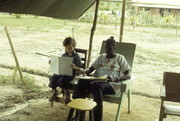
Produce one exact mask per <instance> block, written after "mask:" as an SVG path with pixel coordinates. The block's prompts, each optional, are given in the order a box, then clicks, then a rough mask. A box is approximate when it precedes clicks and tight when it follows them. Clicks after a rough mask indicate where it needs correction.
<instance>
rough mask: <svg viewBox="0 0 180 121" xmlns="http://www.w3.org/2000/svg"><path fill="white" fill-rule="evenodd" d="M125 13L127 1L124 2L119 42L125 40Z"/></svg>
mask: <svg viewBox="0 0 180 121" xmlns="http://www.w3.org/2000/svg"><path fill="white" fill-rule="evenodd" d="M125 11H126V0H123V5H122V13H121V26H120V37H119V42H122V39H123V29H124V19H125Z"/></svg>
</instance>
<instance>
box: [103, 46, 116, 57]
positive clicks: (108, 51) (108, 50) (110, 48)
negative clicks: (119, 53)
mask: <svg viewBox="0 0 180 121" xmlns="http://www.w3.org/2000/svg"><path fill="white" fill-rule="evenodd" d="M114 49H115V47H114V46H113V45H112V44H110V43H109V44H106V45H105V50H106V54H107V58H113V57H114V54H115V53H114Z"/></svg>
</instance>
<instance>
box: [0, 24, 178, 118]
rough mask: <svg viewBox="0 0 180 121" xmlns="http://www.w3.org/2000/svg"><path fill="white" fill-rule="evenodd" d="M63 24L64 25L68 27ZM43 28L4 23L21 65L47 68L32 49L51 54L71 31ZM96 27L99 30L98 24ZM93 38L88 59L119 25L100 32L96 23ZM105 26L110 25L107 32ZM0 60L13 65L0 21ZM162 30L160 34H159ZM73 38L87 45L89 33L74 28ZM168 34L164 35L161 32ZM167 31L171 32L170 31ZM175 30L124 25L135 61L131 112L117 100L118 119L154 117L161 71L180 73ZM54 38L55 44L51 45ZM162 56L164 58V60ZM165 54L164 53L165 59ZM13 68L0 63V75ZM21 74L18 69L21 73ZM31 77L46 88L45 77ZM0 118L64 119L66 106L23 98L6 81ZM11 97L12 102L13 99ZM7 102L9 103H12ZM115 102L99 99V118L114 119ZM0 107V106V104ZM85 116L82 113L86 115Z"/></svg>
mask: <svg viewBox="0 0 180 121" xmlns="http://www.w3.org/2000/svg"><path fill="white" fill-rule="evenodd" d="M75 24H76V26H80V27H87V26H88V27H89V25H86V24H81V25H80V24H77V23H75ZM68 27H69V26H68ZM68 27H67V28H63V29H60V28H59V29H55V30H54V29H48V28H45V30H44V31H34V29H33V28H22V27H9V33H10V35H11V38H12V41H13V44H14V48H15V50H16V54H17V56H18V59H19V62H20V65H21V67H23V68H28V69H33V70H36V71H39V72H45V73H49V74H50V72H49V65H48V63H47V61H44V57H42V56H39V55H37V54H35V53H36V52H40V53H45V54H51V53H57V52H58V51H59V50H60V51H61V52H63V51H64V49H63V47H62V44H61V43H62V41H63V39H64V38H65V37H67V36H71V35H72V34H71V29H69V28H68ZM98 27H99V28H100V29H99V28H98ZM98 27H97V30H96V33H97V34H95V37H94V43H93V50H92V58H91V62H92V61H93V60H94V59H95V58H96V57H97V55H98V53H99V50H100V45H101V42H102V40H105V39H107V38H109V36H111V35H114V36H115V39H116V40H118V34H119V30H115V29H113V27H112V26H106V27H105V26H104V27H103V29H107V31H105V30H104V33H103V34H102V33H101V29H102V28H101V26H98ZM108 29H112V31H111V32H109V30H108ZM0 33H1V34H0V38H1V41H0V64H1V65H9V66H14V65H15V62H14V59H13V55H12V52H11V50H10V46H9V43H8V40H7V37H6V34H5V32H4V29H3V26H0ZM163 33H165V34H164V35H162V34H163ZM75 34H76V35H75V39H76V41H77V43H78V45H77V47H79V48H85V49H87V48H88V43H89V33H83V32H81V31H80V30H79V29H77V30H76V33H75ZM167 34H169V36H167ZM172 35H173V36H172ZM179 40H180V35H176V32H175V30H174V29H163V28H136V29H135V30H132V28H131V27H127V28H125V34H124V41H125V42H133V43H136V44H137V51H136V57H135V62H134V65H133V72H132V74H133V75H134V76H135V81H134V87H133V90H132V93H133V94H132V112H131V113H130V114H128V113H127V102H126V101H125V102H123V108H122V110H121V116H122V117H121V120H122V121H157V120H158V117H159V110H160V98H159V92H160V83H162V75H163V71H173V72H180V64H179V63H178V62H177V60H178V59H180V51H179V50H180V41H179ZM57 43H58V44H57ZM161 57H164V58H161ZM166 58H167V59H166ZM168 58H170V59H169V60H168ZM12 73H13V71H12V70H10V69H5V68H2V66H1V67H0V74H1V75H12ZM23 74H24V73H23ZM30 76H32V77H33V78H35V79H36V80H37V82H36V84H37V85H39V86H41V87H42V90H43V91H45V92H48V93H49V92H50V89H49V88H48V82H49V80H48V78H46V77H42V76H37V75H32V74H30ZM0 92H1V93H0V99H1V100H0V107H1V108H2V107H3V106H6V107H5V108H2V109H3V110H1V111H0V121H65V120H66V118H67V114H68V110H69V108H68V107H67V106H65V105H64V104H60V103H55V104H54V107H50V103H49V102H48V99H47V98H46V97H43V98H39V99H36V100H34V99H32V100H26V101H21V100H23V92H22V90H20V89H18V88H16V87H15V86H14V85H13V84H11V85H5V86H4V85H0ZM15 99H17V100H18V101H16V103H15V104H14V102H15V101H10V100H15ZM12 102H13V104H12ZM117 106H118V105H117V104H113V103H108V102H104V113H103V121H114V119H115V115H116V110H117ZM1 108H0V109H1ZM86 120H88V116H86ZM179 120H180V118H179V117H175V116H167V118H166V119H165V121H179Z"/></svg>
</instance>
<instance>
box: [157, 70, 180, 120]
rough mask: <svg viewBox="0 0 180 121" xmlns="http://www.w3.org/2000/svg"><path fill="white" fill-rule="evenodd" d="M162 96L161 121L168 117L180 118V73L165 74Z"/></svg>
mask: <svg viewBox="0 0 180 121" xmlns="http://www.w3.org/2000/svg"><path fill="white" fill-rule="evenodd" d="M160 95H161V108H160V115H159V121H162V120H163V118H166V116H167V115H174V116H180V73H173V72H164V76H163V84H162V85H161V94H160ZM169 102H171V104H169ZM177 104H179V105H177Z"/></svg>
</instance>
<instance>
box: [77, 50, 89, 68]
mask: <svg viewBox="0 0 180 121" xmlns="http://www.w3.org/2000/svg"><path fill="white" fill-rule="evenodd" d="M75 51H76V52H77V53H78V54H79V55H80V57H81V63H82V65H83V68H84V69H85V68H86V59H87V50H85V49H80V48H75Z"/></svg>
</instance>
